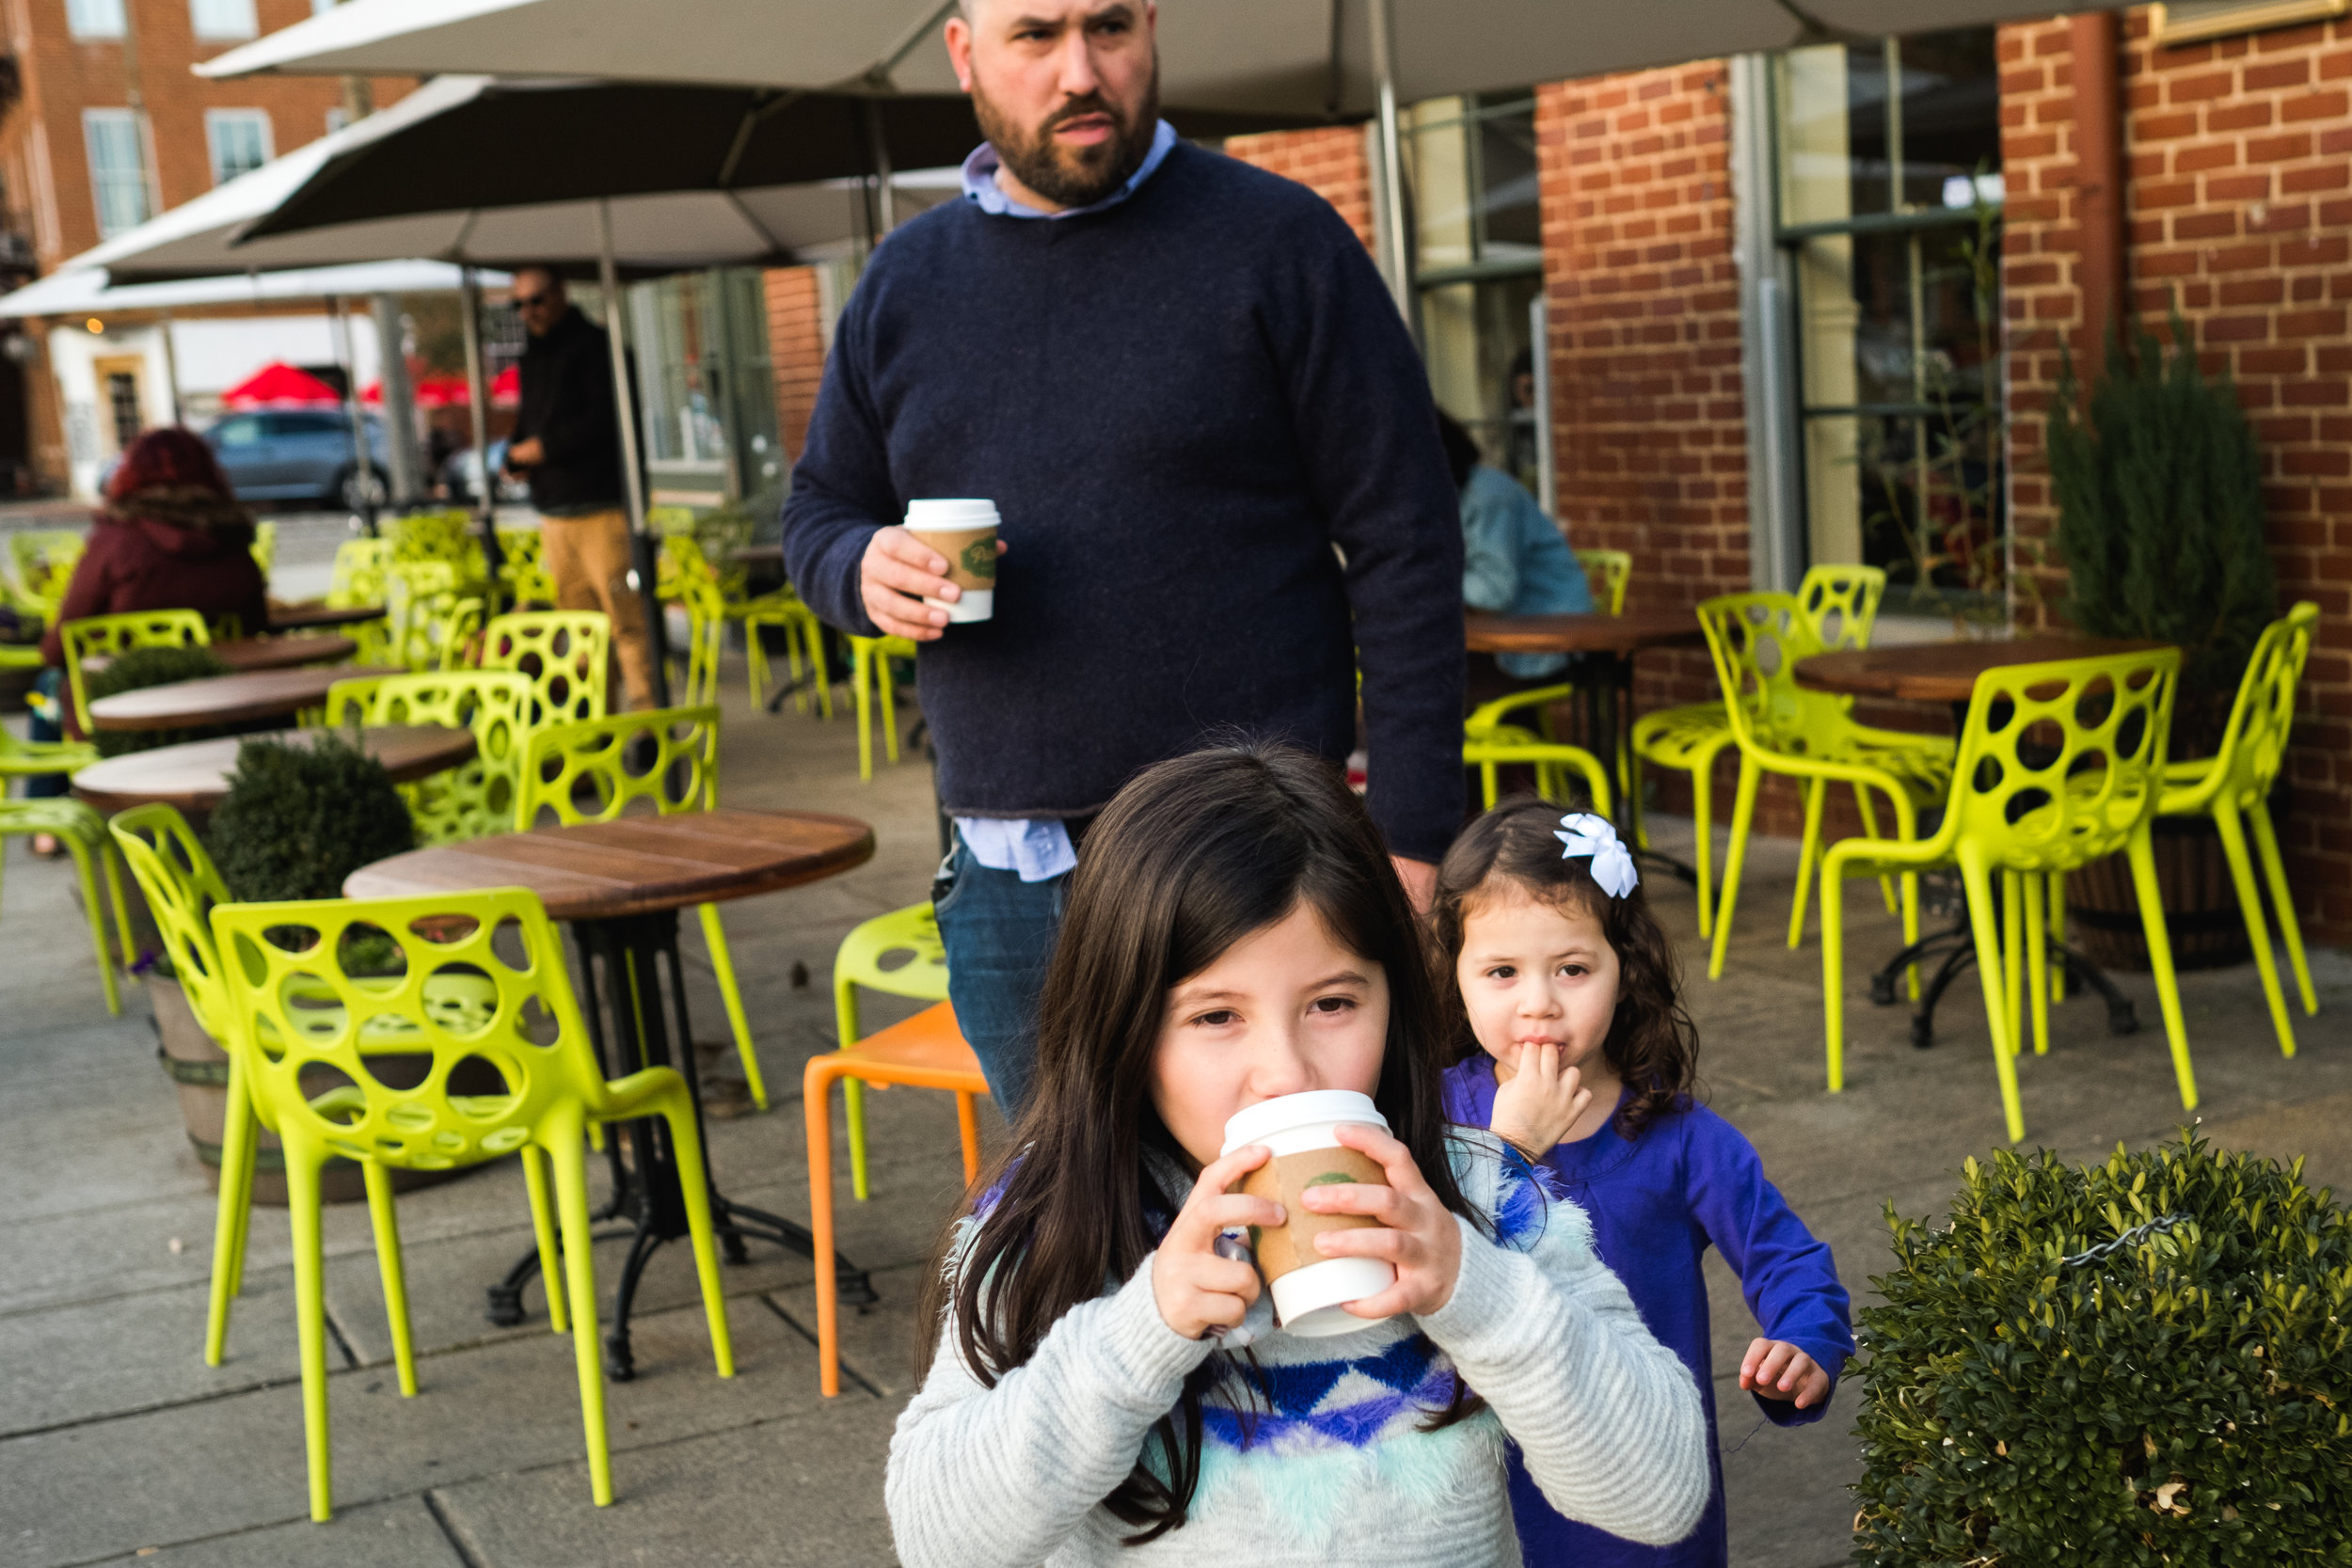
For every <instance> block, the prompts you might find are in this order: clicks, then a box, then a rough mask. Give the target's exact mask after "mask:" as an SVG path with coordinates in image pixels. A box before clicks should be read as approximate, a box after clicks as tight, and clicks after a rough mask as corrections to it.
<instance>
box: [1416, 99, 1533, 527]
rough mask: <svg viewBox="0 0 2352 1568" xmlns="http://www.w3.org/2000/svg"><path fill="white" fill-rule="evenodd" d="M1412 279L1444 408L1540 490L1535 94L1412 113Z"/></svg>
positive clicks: (1447, 102)
mask: <svg viewBox="0 0 2352 1568" xmlns="http://www.w3.org/2000/svg"><path fill="white" fill-rule="evenodd" d="M1403 119H1404V132H1405V135H1404V142H1405V156H1406V182H1407V186H1408V188H1409V190H1410V193H1411V201H1412V223H1411V229H1412V234H1413V242H1414V247H1413V280H1414V287H1415V292H1416V301H1417V303H1418V305H1419V308H1420V318H1421V319H1420V323H1419V326H1420V331H1421V340H1422V352H1423V354H1424V356H1425V357H1426V358H1427V361H1428V365H1429V381H1430V386H1431V388H1432V389H1433V390H1434V391H1435V392H1436V394H1437V399H1438V405H1439V406H1440V407H1442V408H1444V409H1445V411H1446V412H1447V413H1449V414H1452V415H1453V416H1454V418H1455V419H1457V420H1461V421H1462V423H1463V424H1465V425H1467V426H1468V427H1469V428H1470V432H1471V433H1472V434H1473V435H1475V436H1477V437H1478V439H1479V444H1480V445H1481V446H1482V447H1484V448H1485V449H1486V457H1487V460H1488V461H1489V462H1491V463H1493V464H1494V465H1495V466H1496V467H1500V468H1502V469H1503V470H1504V471H1505V472H1508V473H1513V474H1516V475H1517V476H1518V478H1519V480H1520V481H1521V482H1522V483H1525V484H1526V485H1527V486H1528V488H1529V489H1531V490H1533V489H1534V488H1536V483H1537V479H1536V468H1537V462H1536V430H1535V409H1534V388H1533V381H1534V376H1533V371H1532V357H1531V353H1530V346H1529V345H1530V341H1531V339H1530V334H1529V329H1528V307H1529V306H1530V305H1531V304H1533V303H1534V300H1535V298H1536V296H1537V295H1538V294H1539V293H1542V291H1543V264H1544V262H1543V229H1542V222H1541V218H1540V214H1539V213H1538V211H1537V192H1536V178H1535V101H1534V97H1533V96H1532V95H1531V94H1528V93H1525V92H1517V93H1498V94H1487V95H1484V96H1480V97H1475V98H1438V99H1431V100H1429V101H1428V102H1426V103H1417V104H1415V105H1413V106H1412V107H1411V108H1410V109H1408V110H1407V111H1406V113H1405V115H1404V117H1403Z"/></svg>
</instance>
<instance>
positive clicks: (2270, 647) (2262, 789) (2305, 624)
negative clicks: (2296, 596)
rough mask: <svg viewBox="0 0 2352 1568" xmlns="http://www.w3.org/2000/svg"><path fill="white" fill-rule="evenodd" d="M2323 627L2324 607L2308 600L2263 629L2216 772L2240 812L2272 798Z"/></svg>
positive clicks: (2239, 691)
mask: <svg viewBox="0 0 2352 1568" xmlns="http://www.w3.org/2000/svg"><path fill="white" fill-rule="evenodd" d="M2318 625H2319V606H2317V605H2315V604H2313V603H2312V602H2311V601H2309V600H2305V601H2304V602H2303V603H2301V604H2298V605H2296V607H2295V608H2294V609H2292V610H2288V611H2287V613H2286V614H2284V615H2283V616H2280V618H2279V619H2278V620H2276V621H2273V622H2271V623H2270V625H2269V626H2265V627H2264V628H2263V634H2262V637H2261V639H2260V640H2259V641H2256V642H2255V644H2254V653H2253V657H2250V658H2249V659H2248V660H2247V661H2246V673H2245V675H2244V676H2243V677H2242V678H2241V679H2240V680H2239V682H2238V689H2237V700H2236V701H2235V702H2234V703H2233V704H2232V705H2231V707H2230V724H2229V728H2228V729H2226V730H2225V731H2223V732H2222V736H2221V749H2220V750H2219V751H2218V752H2215V753H2214V766H2215V767H2216V768H2219V769H2221V770H2222V772H2223V775H2224V780H2223V783H2222V784H2221V786H2220V787H2221V788H2222V789H2224V790H2226V791H2228V792H2229V793H2230V795H2231V796H2232V797H2233V803H2234V804H2235V805H2236V806H2237V807H2238V809H2239V810H2241V811H2252V810H2254V809H2256V808H2257V807H2258V806H2259V805H2261V804H2262V802H2264V801H2265V800H2267V799H2268V798H2269V795H2270V786H2271V784H2272V783H2273V782H2274V781H2276V780H2277V778H2278V777H2279V769H2280V768H2281V767H2283V766H2284V765H2285V762H2286V755H2287V739H2288V736H2289V734H2290V732H2292V731H2293V729H2294V728H2295V689H2296V685H2297V684H2298V683H2299V682H2300V681H2301V680H2302V678H2303V666H2304V663H2305V662H2306V661H2307V660H2308V659H2309V658H2310V657H2311V653H2312V634H2313V631H2314V630H2315V628H2316V627H2317V626H2318Z"/></svg>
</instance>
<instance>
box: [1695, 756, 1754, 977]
mask: <svg viewBox="0 0 2352 1568" xmlns="http://www.w3.org/2000/svg"><path fill="white" fill-rule="evenodd" d="M1763 778H1764V770H1763V769H1762V768H1758V767H1756V764H1755V763H1753V762H1751V761H1749V760H1748V759H1747V758H1746V757H1745V756H1742V757H1741V758H1740V793H1739V795H1738V797H1737V798H1736V799H1734V800H1733V801H1732V804H1731V847H1730V849H1729V850H1728V851H1726V852H1725V854H1724V895H1723V903H1722V904H1721V905H1720V906H1719V907H1718V908H1717V909H1716V911H1715V945H1714V947H1713V948H1712V949H1711V950H1710V951H1709V953H1708V959H1707V977H1708V979H1710V980H1720V979H1722V978H1723V977H1724V954H1725V953H1727V952H1729V951H1730V949H1731V915H1732V911H1733V910H1735V909H1736V908H1737V907H1738V906H1739V902H1740V865H1741V863H1743V862H1744V861H1746V859H1747V857H1748V824H1749V823H1750V822H1752V821H1754V820H1755V818H1756V788H1757V786H1758V785H1759V784H1762V782H1763Z"/></svg>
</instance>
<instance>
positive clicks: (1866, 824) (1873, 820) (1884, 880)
mask: <svg viewBox="0 0 2352 1568" xmlns="http://www.w3.org/2000/svg"><path fill="white" fill-rule="evenodd" d="M1853 804H1854V810H1855V811H1856V812H1858V813H1860V814H1861V816H1862V836H1863V837H1864V838H1876V837H1878V836H1879V814H1878V809H1877V808H1876V807H1874V806H1872V805H1871V804H1870V786H1869V785H1868V784H1856V785H1854V786H1853ZM1879 893H1880V894H1881V895H1883V897H1884V898H1885V899H1886V912H1887V913H1888V914H1893V913H1894V912H1895V911H1896V909H1897V908H1898V906H1897V904H1896V902H1895V879H1894V878H1893V877H1891V876H1888V875H1887V874H1886V873H1884V872H1881V873H1880V874H1879Z"/></svg>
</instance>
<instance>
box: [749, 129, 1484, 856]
mask: <svg viewBox="0 0 2352 1568" xmlns="http://www.w3.org/2000/svg"><path fill="white" fill-rule="evenodd" d="M934 496H983V497H987V498H989V499H992V500H993V501H994V502H995V503H996V507H997V511H998V514H999V515H1000V516H1001V517H1002V519H1003V524H1002V530H1001V537H1002V538H1003V539H1004V541H1005V543H1006V545H1007V546H1008V549H1007V552H1006V555H1005V557H1004V560H1003V561H1002V562H1001V563H1000V564H999V566H998V576H997V580H996V602H995V617H994V619H993V620H991V621H987V622H976V623H964V624H957V625H951V626H948V627H947V628H946V636H945V637H943V638H941V639H940V640H938V641H933V642H927V643H925V644H923V651H922V656H921V658H920V661H919V664H918V671H919V675H920V681H921V687H922V695H923V712H924V715H925V717H926V718H927V719H928V720H929V721H930V728H931V735H932V736H933V738H934V739H935V741H936V743H937V746H938V751H939V799H940V803H941V804H942V805H943V806H944V807H945V808H946V811H947V812H948V813H949V814H950V815H951V816H997V817H1082V816H1089V815H1091V814H1092V813H1094V812H1096V811H1099V810H1100V809H1101V808H1102V807H1103V806H1104V804H1105V803H1106V802H1107V801H1108V800H1109V799H1110V797H1111V796H1112V795H1113V794H1114V793H1115V792H1116V791H1117V790H1118V789H1119V787H1120V785H1121V784H1124V783H1125V782H1126V781H1127V780H1128V779H1129V778H1130V777H1132V776H1133V775H1134V774H1135V773H1136V772H1137V771H1138V770H1139V769H1141V768H1146V767H1148V766H1150V765H1151V764H1152V763H1154V762H1157V761H1159V760H1161V759H1163V758H1165V757H1169V756H1174V755H1178V754H1180V753H1182V752H1187V751H1190V750H1193V749H1195V748H1197V747H1199V746H1200V745H1203V744H1206V743H1210V742H1212V741H1214V740H1216V739H1217V738H1220V737H1226V736H1233V735H1236V734H1245V735H1248V736H1265V737H1276V738H1283V739H1288V740H1290V741H1293V742H1295V743H1296V744H1299V745H1302V746H1305V747H1308V748H1311V749H1312V750H1314V751H1317V752H1321V753H1322V754H1323V755H1325V756H1327V757H1330V758H1332V759H1334V760H1337V759H1340V758H1343V757H1344V756H1345V755H1346V754H1347V753H1348V752H1349V751H1350V750H1351V749H1352V747H1353V746H1354V744H1355V737H1356V672H1357V669H1358V666H1359V662H1360V666H1361V670H1362V675H1363V710H1364V722H1365V731H1366V745H1367V749H1368V751H1369V754H1370V759H1371V792H1370V804H1371V807H1372V811H1373V815H1374V816H1375V818H1376V819H1377V821H1378V822H1379V824H1380V827H1381V829H1382V831H1383V832H1385V833H1386V834H1387V835H1388V839H1389V844H1390V847H1391V849H1393V850H1394V851H1395V852H1396V853H1398V854H1402V855H1407V856H1411V857H1414V858H1416V859H1422V860H1436V859H1437V858H1438V856H1439V855H1440V854H1442V853H1443V852H1444V849H1445V847H1446V846H1447V844H1448V843H1450V842H1451V841H1452V839H1453V836H1454V830H1455V828H1456V827H1458V826H1459V825H1460V822H1461V816H1462V783H1461V766H1462V765H1461V744H1462V674H1463V655H1462V599H1461V582H1462V528H1461V521H1460V515H1459V512H1458V509H1457V506H1456V502H1455V499H1454V485H1453V482H1452V476H1451V474H1450V472H1449V471H1448V469H1447V467H1446V461H1445V453H1444V451H1443V449H1442V448H1441V446H1440V445H1439V442H1438V431H1437V423H1436V420H1435V418H1434V415H1433V413H1432V404H1431V402H1430V395H1429V387H1428V381H1427V378H1426V376H1425V375H1424V373H1423V372H1422V366H1421V361H1420V359H1419V357H1418V356H1416V355H1415V353H1414V351H1413V345H1412V341H1411V340H1410V339H1409V338H1408V337H1407V336H1406V332H1405V329H1404V325H1403V324H1402V323H1401V322H1400V321H1399V320H1398V317H1397V313H1396V308H1395V306H1394V305H1393V304H1392V303H1391V299H1390V297H1389V294H1388V292H1387V290H1386V289H1385V288H1384V287H1383V285H1382V283H1381V281H1380V277H1379V275H1378V274H1377V273H1376V272H1375V271H1374V269H1373V266H1372V263H1371V261H1370V260H1369V259H1368V258H1367V257H1366V256H1365V254H1364V247H1363V245H1361V244H1360V243H1359V241H1358V240H1357V238H1356V236H1355V234H1354V232H1353V231H1351V230H1349V229H1348V227H1347V225H1346V224H1345V223H1344V222H1343V221H1342V220H1341V218H1340V216H1339V214H1337V213H1336V212H1334V211H1333V210H1332V208H1331V206H1330V205H1329V203H1327V202H1326V201H1325V200H1324V199H1323V198H1321V197H1319V196H1317V195H1315V194H1314V193H1313V192H1311V191H1310V190H1308V189H1307V188H1306V187H1305V186H1303V185H1298V184H1295V183H1293V182H1290V181H1288V180H1284V179H1281V178H1279V177H1278V176H1275V175H1271V174H1267V173H1264V172H1263V171H1261V170H1258V169H1255V168H1252V167H1250V166H1248V165H1245V164H1242V163H1239V162H1237V161H1235V160H1232V159H1230V158H1227V157H1224V156H1222V155H1221V154H1218V153H1214V152H1207V151H1203V150H1200V149H1197V148H1193V147H1189V146H1184V145H1179V146H1178V147H1177V148H1176V149H1175V150H1173V151H1171V152H1170V153H1169V155H1168V161H1167V162H1166V163H1165V164H1164V165H1162V166H1161V167H1160V168H1159V169H1158V170H1157V171H1156V172H1155V173H1154V174H1153V175H1152V178H1151V179H1150V180H1147V181H1145V182H1143V183H1142V184H1141V185H1140V186H1138V187H1137V188H1136V193H1135V195H1134V196H1133V197H1131V198H1129V199H1127V200H1125V201H1122V202H1120V203H1119V204H1118V205H1116V206H1114V207H1110V208H1106V209H1104V211H1102V212H1100V213H1094V214H1082V215H1077V216H1073V217H1067V218H1061V219H1056V220H1053V221H1038V220H1035V219H1028V220H1024V219H1021V218H1014V217H996V216H991V215H989V214H984V213H982V212H981V211H980V210H979V209H978V208H977V206H975V205H973V204H972V203H970V202H968V201H950V202H947V203H945V204H943V205H941V206H939V207H936V208H933V209H932V210H931V211H930V212H928V213H926V214H923V215H922V216H921V217H918V218H916V219H914V221H913V222H911V223H909V224H908V225H906V226H905V227H904V228H902V229H900V230H898V231H897V232H895V233H893V234H892V235H891V237H890V239H889V242H888V243H887V244H885V245H882V246H881V247H880V248H879V249H878V250H877V251H876V252H875V253H874V256H873V260H872V261H871V262H870V263H869V264H868V265H867V267H866V273H865V276H864V277H863V278H861V279H860V281H859V283H858V286H857V290H856V292H855V293H853V294H852V295H851V296H850V302H849V306H848V308H847V309H846V310H844V312H843V314H842V318H841V322H840V325H839V328H838V330H837V331H836V333H835V335H834V347H833V354H832V356H831V358H830V360H829V361H828V363H827V365H826V368H825V379H824V386H823V388H822V390H821V391H820V392H819V394H818V400H817V411H816V415H815V417H814V419H813V420H811V422H810V425H809V431H808V440H807V444H806V446H805V447H804V448H803V451H802V454H801V460H800V463H799V464H798V466H797V467H795V468H794V470H793V476H792V496H791V499H790V500H789V501H787V503H786V506H785V509H784V548H785V561H786V565H787V570H788V571H789V572H790V574H791V578H792V580H793V582H794V583H795V584H797V585H798V586H799V588H800V591H801V593H802V594H803V596H804V597H805V598H806V599H807V600H808V602H809V603H810V604H811V605H812V606H814V607H815V608H816V610H817V611H818V614H820V615H821V616H823V617H824V618H825V619H826V620H827V621H829V622H831V623H832V624H833V625H834V626H841V627H846V628H849V629H850V630H853V631H855V632H857V633H859V634H861V635H865V636H871V635H873V634H874V633H875V630H876V628H875V626H874V625H873V623H872V622H871V621H870V620H869V619H868V618H867V617H866V611H865V608H864V604H863V601H862V599H861V597H860V590H859V562H860V558H861V557H862V556H863V555H864V554H865V551H866V543H867V541H868V540H869V539H870V538H871V536H872V535H873V533H874V531H875V530H876V529H878V528H881V527H882V526H884V525H886V524H889V523H894V522H897V521H898V519H899V518H900V517H901V516H902V515H903V514H904V512H905V510H906V503H907V501H908V500H909V499H914V498H917V497H934ZM1334 545H1336V546H1339V549H1340V551H1341V552H1343V553H1344V556H1345V563H1344V565H1343V564H1342V562H1341V560H1340V558H1339V556H1338V555H1335V553H1334V551H1333V549H1332V546H1334Z"/></svg>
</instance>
